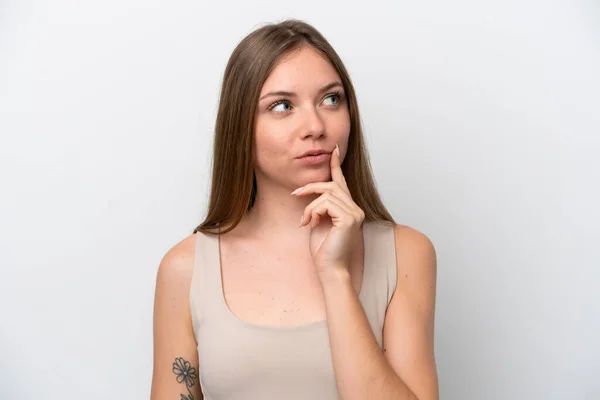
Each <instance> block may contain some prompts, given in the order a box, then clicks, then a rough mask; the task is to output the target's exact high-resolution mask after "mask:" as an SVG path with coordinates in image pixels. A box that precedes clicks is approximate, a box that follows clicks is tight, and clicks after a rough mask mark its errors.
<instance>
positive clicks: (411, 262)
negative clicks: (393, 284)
mask: <svg viewBox="0 0 600 400" xmlns="http://www.w3.org/2000/svg"><path fill="white" fill-rule="evenodd" d="M394 239H395V245H396V262H397V266H398V272H399V273H400V272H402V273H404V275H406V274H409V273H417V274H420V275H421V276H423V277H427V276H429V278H430V279H431V278H432V277H433V278H435V275H436V270H437V254H436V250H435V246H434V244H433V242H432V241H431V239H429V237H428V236H427V235H425V234H424V233H423V232H421V231H419V230H417V229H415V228H412V227H410V226H406V225H396V226H395V227H394ZM401 276H402V275H400V276H399V277H401Z"/></svg>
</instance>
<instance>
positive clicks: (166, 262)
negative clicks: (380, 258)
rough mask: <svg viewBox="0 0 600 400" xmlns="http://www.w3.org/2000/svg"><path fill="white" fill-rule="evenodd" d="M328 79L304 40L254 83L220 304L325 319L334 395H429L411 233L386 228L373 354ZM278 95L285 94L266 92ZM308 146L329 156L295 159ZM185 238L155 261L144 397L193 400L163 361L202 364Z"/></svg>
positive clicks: (428, 288)
mask: <svg viewBox="0 0 600 400" xmlns="http://www.w3.org/2000/svg"><path fill="white" fill-rule="evenodd" d="M334 82H341V80H340V77H339V75H338V74H337V72H336V71H335V70H334V68H333V67H332V66H331V65H330V64H329V63H328V62H327V60H325V59H324V58H323V57H322V56H321V55H320V54H319V53H318V52H317V51H315V50H314V49H312V48H310V47H304V48H302V49H300V50H298V51H294V52H292V53H290V54H289V55H287V56H286V57H285V58H283V59H282V60H281V61H280V63H279V64H278V65H277V66H276V68H275V69H274V71H273V72H272V74H271V75H270V76H269V77H268V79H267V80H266V82H265V84H264V85H263V87H262V89H261V93H260V98H261V100H260V101H259V103H258V109H257V118H256V126H255V135H256V141H255V142H256V147H255V149H254V151H255V153H256V158H255V159H256V164H255V173H256V181H257V198H256V201H255V204H254V207H253V208H252V209H251V210H250V211H249V212H248V213H247V215H246V216H245V217H244V218H243V219H242V221H241V222H240V223H239V224H238V225H237V226H236V227H235V228H234V229H233V230H232V231H231V232H228V233H227V234H224V235H222V236H221V237H220V250H221V270H222V276H223V292H224V297H225V301H226V303H227V306H228V307H229V309H230V311H231V312H232V313H233V314H234V315H235V316H236V317H238V318H240V319H242V320H244V321H246V322H248V323H252V324H256V325H275V326H289V325H299V324H306V323H311V322H315V321H319V320H324V319H326V320H327V325H328V329H329V335H330V344H331V350H332V359H333V363H334V369H335V374H336V381H337V384H338V391H339V393H340V396H341V398H343V399H388V398H389V399H419V400H436V399H438V397H439V395H438V383H437V372H436V366H435V359H434V349H433V331H434V326H433V321H434V309H435V292H436V254H435V249H434V247H433V245H432V243H431V241H430V240H429V239H428V238H427V237H426V236H425V235H424V234H422V233H420V232H418V231H417V230H415V229H412V228H410V227H407V226H404V225H397V226H396V227H395V243H396V255H397V257H396V262H397V270H398V282H397V289H396V293H395V294H394V296H393V297H392V300H391V303H390V305H389V307H388V311H387V313H386V317H385V326H384V348H383V351H382V350H381V349H380V348H379V347H378V346H377V343H376V341H375V338H374V335H373V333H372V331H371V328H370V326H369V324H368V321H367V319H366V316H365V314H364V311H363V310H362V307H361V305H360V302H359V301H358V295H357V292H358V289H359V288H360V285H361V282H362V273H363V265H362V256H363V247H362V246H363V243H362V227H361V225H362V222H363V219H364V213H363V212H362V210H360V208H359V207H358V206H357V205H356V204H355V203H354V202H353V200H352V197H351V195H350V193H349V191H348V188H347V187H346V183H345V179H344V176H343V174H342V170H341V168H340V165H341V163H343V160H344V155H345V151H346V148H347V143H348V135H349V132H350V119H349V114H348V108H347V104H346V101H345V97H344V92H343V88H342V87H341V86H335V87H329V88H328V90H326V91H321V90H320V89H322V88H323V87H326V86H327V85H329V84H332V83H334ZM279 91H286V92H293V93H294V95H289V94H288V95H281V94H279V95H269V93H272V92H279ZM313 149H324V150H325V151H327V152H328V153H329V154H328V155H326V156H324V158H325V160H324V161H323V162H321V163H318V164H308V163H307V162H306V160H301V159H299V158H298V157H299V156H301V155H302V154H303V153H304V152H306V151H308V150H313ZM336 149H339V155H338V153H337V151H336ZM297 189H300V190H297ZM292 192H294V194H292ZM193 241H194V237H193V236H190V237H188V238H186V239H185V240H183V241H182V242H180V243H179V244H177V245H176V246H174V247H173V248H172V249H171V250H170V251H169V252H168V253H167V255H165V258H164V259H163V260H162V262H161V265H160V267H159V272H158V277H157V289H156V297H155V325H154V332H155V344H154V345H155V361H154V376H153V383H152V399H153V400H166V399H171V398H179V396H180V394H184V395H188V393H189V394H191V395H192V396H193V398H194V399H198V398H201V397H200V396H201V394H200V389H199V386H198V382H197V379H196V380H195V382H194V383H193V384H191V385H186V382H187V383H190V380H189V379H188V380H186V378H185V377H182V376H181V372H180V371H181V368H179V369H177V368H176V369H175V370H174V369H173V364H174V363H176V362H178V361H177V359H178V358H182V359H184V360H186V361H188V362H189V363H190V368H196V373H199V371H200V370H201V368H202V366H198V364H197V363H198V357H197V354H196V351H197V349H196V342H195V339H194V336H193V333H192V329H191V317H190V314H189V312H190V311H189V305H188V299H189V297H188V296H189V285H190V279H191V271H192V266H193V252H194V246H193ZM258 261H260V262H258ZM177 365H181V363H179V364H177ZM184 365H185V364H184ZM356 366H361V368H356ZM174 371H176V372H174ZM189 371H191V370H189ZM191 372H193V371H191ZM178 373H179V375H177V374H178ZM178 377H179V382H178Z"/></svg>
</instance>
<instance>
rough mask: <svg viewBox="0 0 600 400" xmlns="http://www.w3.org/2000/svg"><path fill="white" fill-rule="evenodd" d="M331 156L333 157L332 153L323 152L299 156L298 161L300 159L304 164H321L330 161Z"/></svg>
mask: <svg viewBox="0 0 600 400" xmlns="http://www.w3.org/2000/svg"><path fill="white" fill-rule="evenodd" d="M329 157H331V153H321V154H319V155H316V156H304V157H300V158H298V161H300V162H301V163H303V164H307V165H319V164H322V163H324V162H327V161H329Z"/></svg>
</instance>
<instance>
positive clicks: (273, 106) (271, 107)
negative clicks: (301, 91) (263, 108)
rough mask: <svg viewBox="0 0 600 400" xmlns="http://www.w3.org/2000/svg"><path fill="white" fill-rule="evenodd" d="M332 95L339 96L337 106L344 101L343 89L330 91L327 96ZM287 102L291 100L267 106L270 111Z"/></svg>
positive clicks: (279, 112) (283, 100) (279, 101)
mask: <svg viewBox="0 0 600 400" xmlns="http://www.w3.org/2000/svg"><path fill="white" fill-rule="evenodd" d="M331 96H337V99H338V103H337V104H335V106H337V105H339V104H340V102H341V101H342V99H343V98H344V93H343V92H341V91H338V92H333V93H329V94H328V95H327V96H326V97H325V98H326V99H327V98H329V97H331ZM285 103H289V101H288V100H286V99H281V100H277V101H276V102H275V103H273V104H271V105H270V106H269V107H268V108H267V110H268V111H271V110H272V109H274V108H275V107H277V106H278V105H280V104H285ZM281 113H283V111H278V114H281Z"/></svg>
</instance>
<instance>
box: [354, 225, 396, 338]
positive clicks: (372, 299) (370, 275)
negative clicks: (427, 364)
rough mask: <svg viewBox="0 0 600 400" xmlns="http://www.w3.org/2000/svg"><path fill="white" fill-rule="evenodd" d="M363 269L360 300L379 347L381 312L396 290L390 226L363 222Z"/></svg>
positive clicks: (382, 316) (394, 254)
mask: <svg viewBox="0 0 600 400" xmlns="http://www.w3.org/2000/svg"><path fill="white" fill-rule="evenodd" d="M363 238H364V269H363V271H364V272H363V286H362V287H361V291H360V302H361V304H362V306H363V309H364V311H365V314H366V316H367V319H368V320H369V323H370V325H371V327H372V329H373V332H374V333H375V337H376V339H377V342H378V344H379V345H380V347H381V346H382V330H383V324H384V321H385V313H386V311H387V307H388V305H389V303H390V300H391V298H392V295H393V294H394V291H395V290H396V275H397V268H396V246H395V240H394V225H393V224H385V223H380V222H377V221H366V222H365V223H363Z"/></svg>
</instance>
